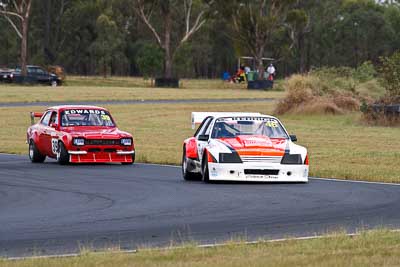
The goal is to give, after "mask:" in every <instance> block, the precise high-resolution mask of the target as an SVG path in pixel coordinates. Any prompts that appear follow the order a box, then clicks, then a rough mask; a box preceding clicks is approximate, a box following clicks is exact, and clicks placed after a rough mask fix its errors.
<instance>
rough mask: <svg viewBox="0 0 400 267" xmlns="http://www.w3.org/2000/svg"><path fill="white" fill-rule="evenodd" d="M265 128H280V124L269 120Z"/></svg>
mask: <svg viewBox="0 0 400 267" xmlns="http://www.w3.org/2000/svg"><path fill="white" fill-rule="evenodd" d="M265 126H267V127H270V128H278V126H279V124H278V122H277V121H276V120H269V121H266V122H265Z"/></svg>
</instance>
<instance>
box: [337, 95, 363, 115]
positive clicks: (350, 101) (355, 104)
mask: <svg viewBox="0 0 400 267" xmlns="http://www.w3.org/2000/svg"><path fill="white" fill-rule="evenodd" d="M332 102H333V103H334V104H335V105H336V106H338V107H339V108H341V109H342V110H345V111H358V110H360V101H359V100H358V99H356V98H355V97H354V96H352V95H349V94H341V93H335V94H334V95H333V96H332Z"/></svg>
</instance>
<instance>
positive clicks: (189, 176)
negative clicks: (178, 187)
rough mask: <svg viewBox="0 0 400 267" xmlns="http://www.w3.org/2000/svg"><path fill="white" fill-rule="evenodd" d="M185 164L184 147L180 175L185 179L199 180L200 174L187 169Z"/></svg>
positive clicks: (186, 162)
mask: <svg viewBox="0 0 400 267" xmlns="http://www.w3.org/2000/svg"><path fill="white" fill-rule="evenodd" d="M187 164H188V161H187V157H186V147H184V148H183V153H182V177H183V179H184V180H185V181H195V180H200V178H201V176H200V175H199V174H198V173H194V172H188V171H187Z"/></svg>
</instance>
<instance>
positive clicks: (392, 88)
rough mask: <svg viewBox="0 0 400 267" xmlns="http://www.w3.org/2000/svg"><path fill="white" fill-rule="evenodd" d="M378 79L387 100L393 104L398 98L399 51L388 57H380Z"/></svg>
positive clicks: (399, 76) (399, 75)
mask: <svg viewBox="0 0 400 267" xmlns="http://www.w3.org/2000/svg"><path fill="white" fill-rule="evenodd" d="M381 61H382V66H381V68H380V77H381V82H382V85H383V86H384V87H385V89H386V92H387V96H388V100H389V101H390V102H392V103H393V102H394V101H395V100H396V98H398V97H399V96H400V51H398V52H396V53H394V54H393V55H392V56H390V57H382V58H381Z"/></svg>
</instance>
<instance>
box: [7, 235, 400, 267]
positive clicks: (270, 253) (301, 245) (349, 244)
mask: <svg viewBox="0 0 400 267" xmlns="http://www.w3.org/2000/svg"><path fill="white" fill-rule="evenodd" d="M399 265H400V233H399V232H390V231H387V230H375V231H368V232H363V233H361V234H360V235H359V236H354V237H349V236H346V235H344V234H336V235H333V236H330V237H326V238H321V239H311V240H289V241H283V242H274V243H268V242H267V243H262V242H261V243H258V244H254V245H246V244H243V243H232V244H228V245H226V246H221V247H213V248H198V247H196V246H186V247H184V248H180V249H173V250H150V249H149V250H140V251H139V252H138V253H135V254H124V253H110V252H108V253H90V252H86V253H83V254H82V255H81V256H78V257H71V258H50V259H27V260H21V261H8V260H3V261H2V260H0V266H2V267H30V266H38V267H50V266H51V267H64V266H84V267H86V266H99V267H108V266H110V267H111V266H119V267H125V266H126V267H128V266H129V267H133V266H146V267H153V266H166V267H168V266H182V267H184V266H199V267H200V266H219V267H224V266H233V267H235V266H260V267H261V266H283V267H285V266H299V267H301V266H318V267H325V266H399Z"/></svg>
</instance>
